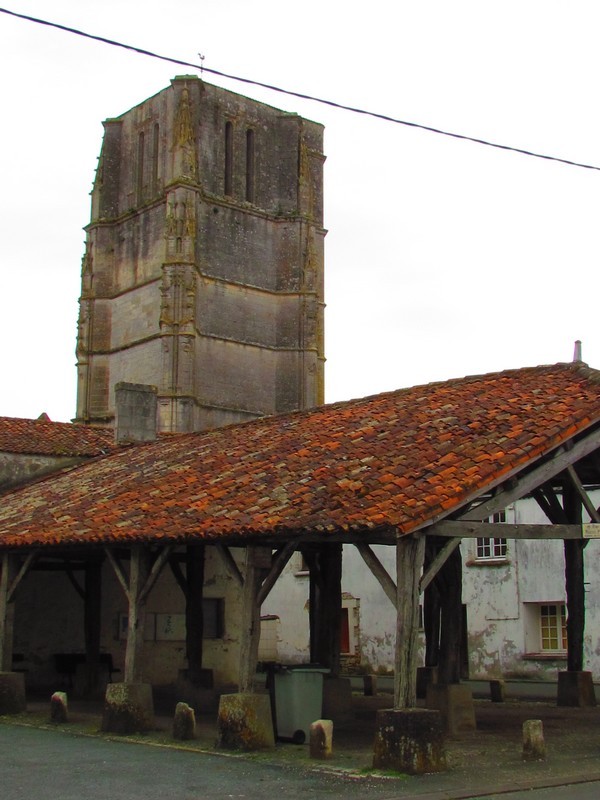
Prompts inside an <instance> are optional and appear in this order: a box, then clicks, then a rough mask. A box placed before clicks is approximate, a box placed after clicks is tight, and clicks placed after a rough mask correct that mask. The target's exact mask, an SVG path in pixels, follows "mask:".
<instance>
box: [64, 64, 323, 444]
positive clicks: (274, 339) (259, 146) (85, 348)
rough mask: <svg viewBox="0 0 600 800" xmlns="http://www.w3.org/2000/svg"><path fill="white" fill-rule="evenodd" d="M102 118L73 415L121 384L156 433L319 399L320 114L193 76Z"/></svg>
mask: <svg viewBox="0 0 600 800" xmlns="http://www.w3.org/2000/svg"><path fill="white" fill-rule="evenodd" d="M104 125H105V134H104V142H103V146H102V151H101V155H100V160H99V166H98V170H97V174H96V180H95V183H94V188H93V192H92V218H91V222H90V224H89V226H88V227H87V243H86V251H85V255H84V258H83V266H82V294H81V300H80V317H79V327H78V342H77V357H78V399H77V420H78V421H80V422H87V423H93V424H111V423H112V420H113V418H114V386H115V384H116V383H118V382H119V381H129V382H135V383H144V384H152V385H156V386H157V387H158V399H159V424H160V429H161V430H179V431H185V430H197V429H204V428H210V427H215V426H218V425H222V424H227V423H230V422H236V421H241V420H244V419H248V418H252V417H256V416H261V415H264V414H272V413H277V412H284V411H289V410H293V409H298V408H307V407H310V406H313V405H316V404H318V403H321V402H323V366H324V356H323V307H324V304H323V240H324V235H325V231H324V230H323V183H322V171H323V161H324V156H323V153H322V126H320V125H318V124H317V123H314V122H309V121H307V120H304V119H302V118H301V117H299V116H297V115H296V114H290V113H286V112H282V111H279V110H278V109H275V108H272V107H270V106H267V105H264V104H262V103H257V102H255V101H253V100H250V99H248V98H245V97H243V96H241V95H237V94H235V93H233V92H229V91H226V90H224V89H220V88H218V87H215V86H211V85H208V84H205V83H204V82H203V81H201V80H199V79H198V78H197V77H195V76H181V77H178V78H175V79H174V80H173V81H172V82H171V86H170V87H169V88H167V89H164V90H163V91H161V92H159V93H158V94H157V95H155V96H154V97H151V98H149V99H148V100H146V101H145V102H143V103H141V104H140V105H139V106H136V107H135V108H133V109H131V110H130V111H128V112H126V113H125V114H123V115H122V116H120V117H118V118H116V119H110V120H107V121H106V122H105V124H104Z"/></svg>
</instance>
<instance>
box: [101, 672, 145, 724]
mask: <svg viewBox="0 0 600 800" xmlns="http://www.w3.org/2000/svg"><path fill="white" fill-rule="evenodd" d="M153 728H154V703H153V700H152V686H151V685H150V684H149V683H109V684H108V686H107V687H106V696H105V698H104V711H103V713H102V730H103V731H105V732H107V733H121V734H126V733H144V731H150V730H152V729H153Z"/></svg>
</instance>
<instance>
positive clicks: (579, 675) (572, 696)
mask: <svg viewBox="0 0 600 800" xmlns="http://www.w3.org/2000/svg"><path fill="white" fill-rule="evenodd" d="M557 705H559V706H579V707H581V708H583V707H585V706H595V705H596V693H595V691H594V682H593V680H592V673H591V672H575V671H573V672H570V671H567V672H559V673H558V693H557Z"/></svg>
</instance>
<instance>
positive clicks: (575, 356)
mask: <svg viewBox="0 0 600 800" xmlns="http://www.w3.org/2000/svg"><path fill="white" fill-rule="evenodd" d="M573 361H583V359H582V358H581V341H580V340H579V339H577V341H576V342H575V350H574V351H573Z"/></svg>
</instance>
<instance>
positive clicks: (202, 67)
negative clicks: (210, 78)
mask: <svg viewBox="0 0 600 800" xmlns="http://www.w3.org/2000/svg"><path fill="white" fill-rule="evenodd" d="M198 58H199V59H200V75H202V73H203V72H204V58H205V56H203V55H202V53H198Z"/></svg>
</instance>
